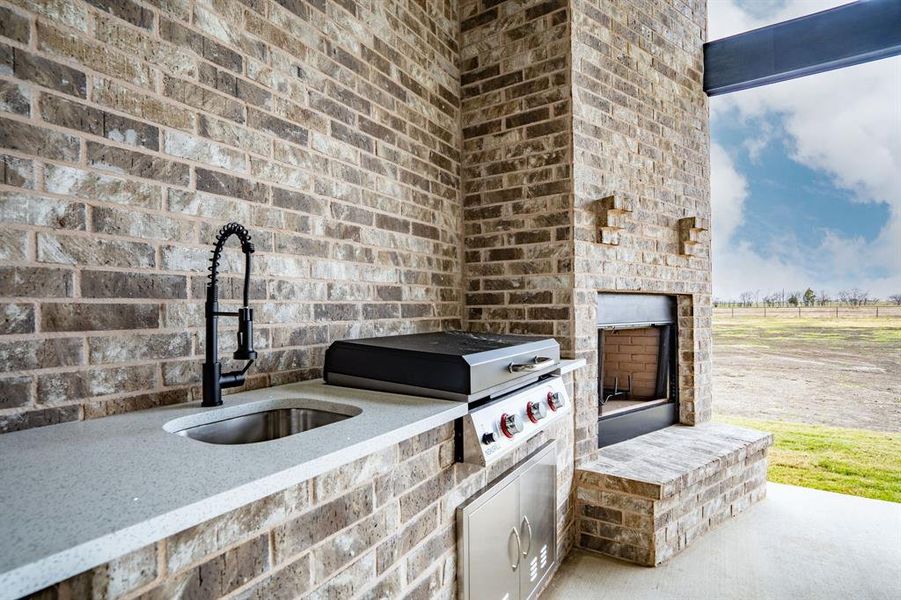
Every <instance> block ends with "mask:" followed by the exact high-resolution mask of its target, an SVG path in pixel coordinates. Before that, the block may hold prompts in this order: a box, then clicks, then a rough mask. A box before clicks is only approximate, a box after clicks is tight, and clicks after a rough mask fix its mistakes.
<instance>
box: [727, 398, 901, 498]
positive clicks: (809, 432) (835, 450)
mask: <svg viewBox="0 0 901 600" xmlns="http://www.w3.org/2000/svg"><path fill="white" fill-rule="evenodd" d="M715 420H717V421H720V422H723V423H731V424H733V425H739V426H743V427H752V428H754V429H760V430H763V431H770V432H772V433H773V435H774V437H775V445H774V446H773V447H772V448H771V449H770V455H769V458H770V468H769V480H770V481H775V482H777V483H787V484H791V485H799V486H803V487H809V488H815V489H819V490H826V491H829V492H838V493H841V494H851V495H853V496H863V497H865V498H876V499H878V500H889V501H891V502H901V433H882V432H878V431H867V430H863V429H843V428H839V427H825V426H821V425H806V424H803V423H783V422H779V421H758V420H752V419H743V418H738V417H726V416H717V417H716V419H715Z"/></svg>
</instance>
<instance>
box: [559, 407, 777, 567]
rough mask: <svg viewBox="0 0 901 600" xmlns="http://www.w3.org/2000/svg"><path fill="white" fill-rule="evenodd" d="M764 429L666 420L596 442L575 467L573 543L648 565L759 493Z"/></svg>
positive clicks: (766, 442) (766, 441) (768, 438)
mask: <svg viewBox="0 0 901 600" xmlns="http://www.w3.org/2000/svg"><path fill="white" fill-rule="evenodd" d="M772 443H773V436H772V435H771V434H769V433H764V432H761V431H755V430H753V429H745V428H742V427H733V426H731V425H721V424H706V425H698V426H695V427H686V426H682V425H674V426H672V427H667V428H666V429H662V430H660V431H655V432H653V433H649V434H647V435H643V436H640V437H637V438H633V439H631V440H627V441H625V442H621V443H619V444H614V445H612V446H608V447H606V448H603V449H601V450H600V451H599V452H598V458H597V459H596V460H594V461H593V462H591V463H589V464H587V465H585V466H583V467H582V468H581V469H579V470H578V471H577V482H578V483H577V485H578V489H577V507H576V510H577V515H578V533H579V537H578V539H579V541H578V543H579V545H580V546H581V547H582V548H584V549H586V550H590V551H595V552H599V553H601V554H606V555H609V556H613V557H615V558H620V559H623V560H627V561H630V562H634V563H638V564H642V565H647V566H656V565H659V564H660V563H662V562H664V561H665V560H667V559H669V558H670V557H672V556H673V555H674V554H676V553H677V552H680V551H681V550H683V549H685V548H686V547H687V546H688V545H689V544H690V543H691V542H692V541H693V540H695V539H696V538H697V537H699V536H700V535H701V534H703V533H705V532H706V531H708V530H709V529H711V528H712V527H714V526H716V525H718V524H720V523H722V522H723V521H725V520H726V519H728V518H729V517H734V516H735V515H737V514H738V513H740V512H742V511H743V510H745V509H747V508H748V507H749V506H750V505H751V504H753V503H754V502H756V501H758V500H761V499H762V498H763V497H764V496H765V495H766V469H767V450H768V448H769V447H770V446H771V445H772Z"/></svg>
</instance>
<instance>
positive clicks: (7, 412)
mask: <svg viewBox="0 0 901 600" xmlns="http://www.w3.org/2000/svg"><path fill="white" fill-rule="evenodd" d="M458 32H459V17H458V14H457V3H456V2H453V1H450V0H427V1H423V2H406V1H393V0H384V1H382V0H380V1H379V2H370V1H368V0H360V1H355V0H319V1H316V2H309V3H307V2H294V1H287V0H283V1H280V2H275V1H270V0H240V1H239V0H166V1H164V2H160V1H158V0H121V1H116V2H109V1H96V0H94V1H90V2H88V1H83V0H0V218H2V222H3V228H2V231H0V315H2V318H0V432H4V431H10V430H15V429H20V428H26V427H32V426H38V425H44V424H49V423H54V422H60V421H68V420H73V419H79V418H94V417H101V416H105V415H109V414H114V413H117V412H121V411H127V410H132V409H136V408H144V407H149V406H155V405H160V404H168V403H174V402H185V401H188V400H192V399H196V398H198V397H199V388H198V385H197V384H198V379H199V374H200V364H201V362H202V353H203V347H202V346H203V334H202V330H201V329H200V327H201V326H202V314H203V313H202V311H203V307H202V299H203V294H204V285H205V281H206V279H205V275H206V268H207V266H208V262H207V260H208V257H209V250H210V247H211V246H210V244H211V243H212V241H213V239H214V235H215V233H216V231H217V229H218V228H219V227H220V226H221V225H223V224H225V223H226V222H228V221H231V220H235V221H239V222H241V223H243V224H244V225H245V226H247V228H248V229H249V230H250V231H251V233H252V235H253V242H254V244H255V246H256V249H257V252H256V254H255V255H254V273H253V278H252V284H253V287H252V290H251V299H252V305H253V307H254V309H255V317H256V324H255V325H256V329H255V333H256V340H255V343H256V347H257V350H258V351H259V352H260V356H259V359H258V361H257V363H256V365H254V367H253V368H252V370H251V372H250V379H249V382H248V387H260V386H267V385H272V384H278V383H285V382H290V381H294V380H298V379H304V378H309V377H314V376H317V375H318V374H319V372H320V368H321V363H322V358H323V351H324V348H325V347H326V346H327V344H328V343H329V342H331V341H332V340H334V339H338V338H344V337H360V336H365V335H382V334H392V333H402V332H413V331H420V330H432V329H440V328H446V327H459V326H460V325H461V316H462V314H461V311H462V303H461V300H462V299H461V293H462V284H461V277H462V267H461V260H460V254H461V250H460V231H461V216H460V212H461V209H460V201H459V189H460V159H459V154H460V131H459V118H460V115H459V112H460V98H459V95H460V91H459V90H460V81H459V72H458V66H457V62H458V54H459V52H458ZM236 247H237V244H236V242H235V241H234V240H232V241H231V242H230V243H229V245H228V248H229V250H228V251H226V253H225V259H224V261H223V274H224V283H223V289H222V293H221V295H222V296H223V297H224V298H235V297H236V294H237V293H239V288H240V275H241V272H242V268H243V265H242V262H241V261H240V254H239V253H237V252H236V251H235V249H236ZM233 328H234V323H230V322H229V320H228V319H223V320H222V323H221V332H222V346H223V350H227V351H229V352H230V350H231V349H232V348H233V344H234V337H233V334H232V333H231V332H232V330H233ZM226 356H228V355H227V354H226Z"/></svg>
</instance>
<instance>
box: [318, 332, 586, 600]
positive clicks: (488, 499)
mask: <svg viewBox="0 0 901 600" xmlns="http://www.w3.org/2000/svg"><path fill="white" fill-rule="evenodd" d="M559 369H560V347H559V345H558V344H557V342H556V341H554V340H553V339H550V338H538V337H529V336H514V335H494V334H479V333H465V332H459V331H449V332H438V333H424V334H415V335H400V336H391V337H383V338H370V339H363V340H344V341H339V342H335V343H333V344H332V345H331V347H329V349H328V351H327V352H326V356H325V373H324V377H325V380H326V381H327V382H328V383H330V384H333V385H343V386H351V387H363V388H369V389H376V390H383V391H390V392H395V393H402V394H415V395H420V396H430V397H435V398H444V399H447V400H455V401H460V402H468V403H469V412H468V414H467V415H466V416H465V417H463V418H462V419H459V420H458V421H457V423H456V424H455V426H456V427H455V434H456V435H455V445H456V454H457V460H459V461H462V462H467V463H474V464H478V465H481V466H487V465H489V464H492V463H496V462H497V461H498V460H500V459H501V458H502V457H504V456H507V455H509V453H510V452H512V451H514V450H515V449H516V448H519V447H520V446H522V445H523V444H524V443H525V442H526V441H527V440H528V439H529V438H531V437H533V436H534V435H536V434H538V433H539V432H540V431H542V430H545V429H547V428H548V427H549V426H550V425H551V424H552V423H554V422H556V421H559V420H560V419H562V418H564V415H566V414H568V413H569V410H570V408H569V406H570V401H569V398H568V397H567V394H566V387H565V386H564V385H563V381H562V379H561V377H560V372H559ZM554 448H555V443H554V442H553V441H548V442H546V443H545V444H544V445H543V446H542V448H541V449H539V451H536V453H533V454H532V455H530V456H529V457H527V458H526V459H525V460H523V461H521V462H520V463H518V464H517V465H515V466H514V467H513V469H512V470H511V471H509V472H507V473H506V474H505V475H502V476H501V477H500V478H499V479H497V480H495V481H494V482H492V483H491V484H489V486H488V487H487V488H486V489H485V490H483V491H482V492H481V493H480V494H478V496H476V497H474V498H472V499H471V500H470V501H469V502H468V503H467V504H466V505H465V506H463V507H461V508H459V509H458V513H457V519H458V530H457V533H458V535H460V543H459V548H460V574H459V577H460V589H461V591H462V594H461V595H462V597H463V598H464V599H469V598H472V599H476V598H507V599H508V600H518V599H531V598H533V597H534V596H535V595H536V594H537V593H538V591H539V589H540V587H541V585H542V582H543V581H544V580H545V578H546V577H547V576H548V574H549V573H551V572H552V570H553V566H554V565H555V564H556V521H557V519H556V505H557V499H556V481H557V476H556V452H555V451H554Z"/></svg>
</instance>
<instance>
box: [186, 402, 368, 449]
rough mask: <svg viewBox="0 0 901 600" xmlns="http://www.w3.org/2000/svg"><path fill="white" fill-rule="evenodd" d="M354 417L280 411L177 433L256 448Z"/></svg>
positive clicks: (317, 411) (305, 410)
mask: <svg viewBox="0 0 901 600" xmlns="http://www.w3.org/2000/svg"><path fill="white" fill-rule="evenodd" d="M352 416H353V415H343V414H341V413H336V412H331V411H328V410H320V409H316V408H276V409H272V410H265V411H261V412H254V413H250V414H247V415H241V416H238V417H231V418H228V419H222V420H220V421H213V422H212V423H204V424H203V425H195V426H194V427H187V428H185V429H181V430H179V431H175V432H174V433H176V434H178V435H181V436H184V437H188V438H191V439H192V440H197V441H200V442H206V443H207V444H255V443H257V442H268V441H270V440H277V439H279V438H283V437H287V436H289V435H294V434H296V433H302V432H304V431H309V430H311V429H316V428H317V427H324V426H325V425H330V424H332V423H337V422H338V421H343V420H344V419H349V418H351V417H352Z"/></svg>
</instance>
